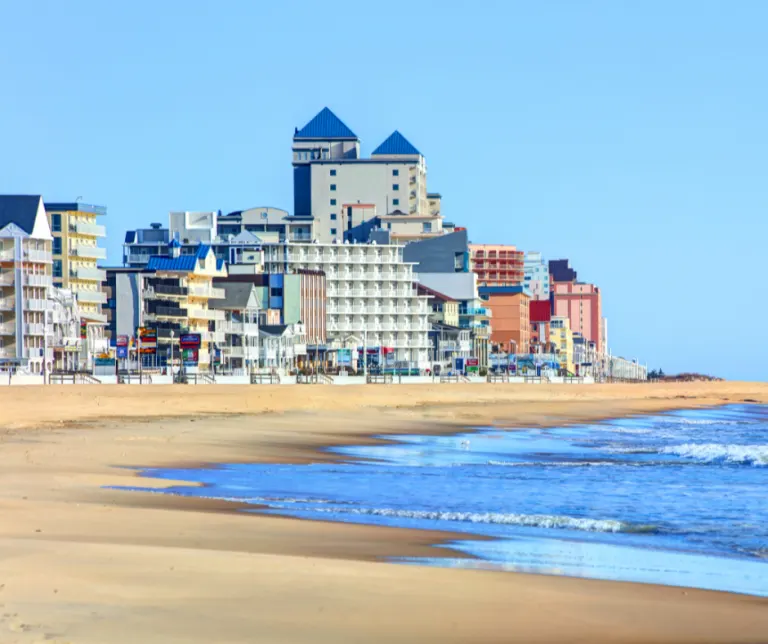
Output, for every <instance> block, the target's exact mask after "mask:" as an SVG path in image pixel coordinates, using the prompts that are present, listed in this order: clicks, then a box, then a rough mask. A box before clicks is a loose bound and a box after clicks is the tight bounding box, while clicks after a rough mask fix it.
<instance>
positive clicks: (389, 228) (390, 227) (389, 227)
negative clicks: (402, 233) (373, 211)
mask: <svg viewBox="0 0 768 644" xmlns="http://www.w3.org/2000/svg"><path fill="white" fill-rule="evenodd" d="M387 230H392V222H391V221H388V222H387Z"/></svg>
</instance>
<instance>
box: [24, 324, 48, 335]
mask: <svg viewBox="0 0 768 644" xmlns="http://www.w3.org/2000/svg"><path fill="white" fill-rule="evenodd" d="M24 333H25V334H26V335H44V334H45V325H44V324H25V325H24Z"/></svg>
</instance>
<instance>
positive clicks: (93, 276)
mask: <svg viewBox="0 0 768 644" xmlns="http://www.w3.org/2000/svg"><path fill="white" fill-rule="evenodd" d="M69 276H70V277H72V278H74V279H78V280H88V281H92V282H103V281H105V280H106V279H107V271H105V270H103V269H101V268H96V267H95V266H75V267H73V268H71V269H70V271H69ZM49 279H50V278H49Z"/></svg>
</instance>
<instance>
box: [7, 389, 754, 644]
mask: <svg viewBox="0 0 768 644" xmlns="http://www.w3.org/2000/svg"><path fill="white" fill-rule="evenodd" d="M745 400H748V401H755V402H763V403H766V402H768V385H765V384H752V383H691V384H659V385H600V386H597V385H596V386H578V385H574V386H559V387H556V386H534V385H529V386H514V385H438V386H405V385H404V386H389V387H387V386H368V387H323V386H301V387H279V386H275V387H261V386H253V387H225V386H200V387H194V386H188V387H184V386H178V387H177V386H173V387H161V386H156V387H139V386H123V387H116V386H112V387H108V386H97V385H93V386H82V387H67V386H61V387H45V388H42V387H29V388H27V387H14V388H10V387H3V388H0V441H1V442H2V444H1V445H0V480H1V485H0V643H5V642H19V643H26V642H54V643H58V644H64V643H70V644H75V643H78V644H79V643H94V644H96V643H98V644H105V643H112V642H115V643H129V642H130V643H131V644H135V643H136V642H200V643H202V642H206V643H208V642H222V643H224V642H226V643H229V642H232V643H234V642H390V641H400V642H763V641H767V640H768V635H767V634H768V600H766V599H763V598H757V597H750V596H743V595H733V594H727V593H717V592H709V591H697V590H691V589H681V588H673V587H661V586H653V585H642V584H630V583H619V582H603V581H591V580H583V579H570V578H563V577H550V576H535V575H524V574H516V573H500V572H493V571H485V570H451V569H438V568H427V567H421V566H404V565H397V564H392V563H386V562H385V560H386V559H387V558H389V557H398V556H408V557H420V556H436V555H438V554H439V553H440V552H443V551H444V552H445V554H447V555H450V554H451V553H450V551H449V550H448V549H443V548H439V549H438V548H434V547H433V545H434V544H440V543H445V542H447V541H450V540H451V539H452V537H453V536H454V535H451V534H448V533H438V532H426V531H412V530H403V529H394V528H382V527H374V526H361V525H347V524H332V523H324V522H310V521H300V520H295V519H287V518H281V517H273V516H262V515H259V514H257V513H252V512H249V513H244V512H240V511H238V509H239V507H240V506H237V505H235V504H228V503H225V502H221V501H211V500H205V499H193V498H184V497H173V496H167V495H158V494H151V493H146V492H129V491H124V490H115V489H112V488H111V487H110V486H130V485H136V484H137V481H136V479H135V475H136V469H135V468H138V467H144V466H168V465H176V464H186V465H194V464H198V463H199V464H203V463H226V462H309V461H312V460H319V459H328V458H333V456H332V455H330V454H328V453H324V452H320V451H318V448H320V447H323V446H328V445H335V444H351V443H355V444H360V443H366V442H371V441H373V440H375V439H372V438H370V435H371V434H386V433H403V432H409V431H418V432H420V433H431V432H442V433H447V432H452V431H457V430H459V429H461V428H462V427H466V426H473V425H490V424H495V425H499V426H502V427H514V426H520V425H529V424H533V423H539V424H561V423H563V422H578V421H588V420H593V419H597V418H605V417H611V416H617V415H624V414H633V413H646V412H653V411H660V410H666V409H672V408H678V407H696V406H700V405H713V404H724V403H728V402H743V401H745ZM171 483H172V482H168V481H160V480H152V479H142V480H141V482H140V485H141V486H142V487H148V486H158V487H159V486H165V485H169V484H171Z"/></svg>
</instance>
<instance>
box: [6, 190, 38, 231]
mask: <svg viewBox="0 0 768 644" xmlns="http://www.w3.org/2000/svg"><path fill="white" fill-rule="evenodd" d="M39 204H40V195H0V228H5V227H6V226H7V225H8V224H16V225H17V226H18V227H19V228H21V229H22V230H23V231H24V232H25V233H28V234H30V235H31V234H32V230H33V229H34V227H35V221H36V220H37V206H38V205H39Z"/></svg>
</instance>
